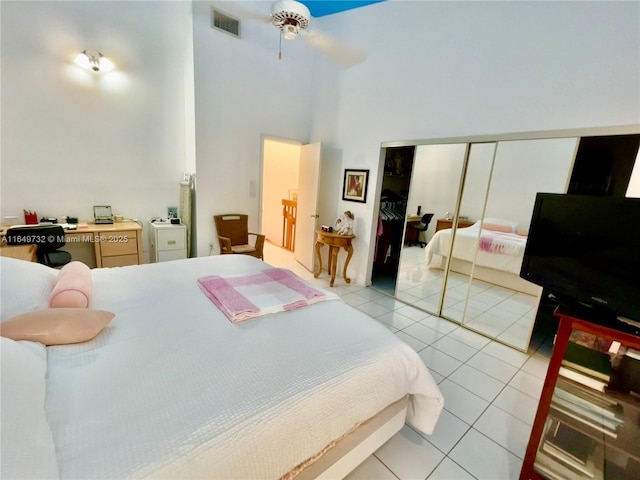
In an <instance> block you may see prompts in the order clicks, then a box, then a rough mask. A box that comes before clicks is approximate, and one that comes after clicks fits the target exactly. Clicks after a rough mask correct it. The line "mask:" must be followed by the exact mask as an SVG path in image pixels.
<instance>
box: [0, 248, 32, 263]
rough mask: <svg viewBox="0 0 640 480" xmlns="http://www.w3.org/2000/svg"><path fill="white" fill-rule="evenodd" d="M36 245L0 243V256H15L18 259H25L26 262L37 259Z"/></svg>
mask: <svg viewBox="0 0 640 480" xmlns="http://www.w3.org/2000/svg"><path fill="white" fill-rule="evenodd" d="M37 251H38V247H37V246H36V245H2V247H1V248H0V257H10V258H17V259H18V260H26V261H27V262H35V261H37V260H38V259H37V256H36V252H37Z"/></svg>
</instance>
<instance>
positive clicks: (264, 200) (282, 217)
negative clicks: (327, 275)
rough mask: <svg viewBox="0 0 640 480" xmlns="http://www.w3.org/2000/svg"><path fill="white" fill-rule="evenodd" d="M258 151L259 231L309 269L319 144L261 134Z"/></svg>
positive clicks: (318, 165) (311, 262) (313, 256)
mask: <svg viewBox="0 0 640 480" xmlns="http://www.w3.org/2000/svg"><path fill="white" fill-rule="evenodd" d="M262 152H263V154H262V190H261V191H262V195H261V209H260V226H261V227H260V230H261V233H263V234H264V235H265V237H266V240H267V241H268V242H269V243H271V244H273V245H275V246H278V247H279V248H285V249H287V250H289V251H292V252H293V253H294V256H295V259H296V261H297V262H299V263H300V264H301V265H303V266H304V267H305V268H306V269H307V270H309V271H311V272H313V271H314V270H315V263H314V262H315V255H314V249H313V247H314V244H315V230H316V227H317V225H316V224H317V221H318V217H319V215H318V192H319V186H320V185H319V184H320V162H321V145H320V143H313V144H302V143H300V142H297V141H293V140H284V139H274V138H263V144H262ZM267 260H268V259H267Z"/></svg>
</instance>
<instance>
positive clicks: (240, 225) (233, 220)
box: [213, 213, 265, 260]
mask: <svg viewBox="0 0 640 480" xmlns="http://www.w3.org/2000/svg"><path fill="white" fill-rule="evenodd" d="M213 220H214V221H215V224H216V230H217V232H218V242H220V253H221V254H223V255H226V254H234V253H235V254H240V255H251V256H253V257H256V258H259V259H260V260H264V256H263V253H262V252H263V249H264V238H265V237H264V235H262V234H259V233H252V232H249V226H248V224H249V216H248V215H241V214H237V213H229V214H226V215H214V216H213ZM249 235H253V236H255V237H256V239H255V243H254V244H253V245H251V244H249Z"/></svg>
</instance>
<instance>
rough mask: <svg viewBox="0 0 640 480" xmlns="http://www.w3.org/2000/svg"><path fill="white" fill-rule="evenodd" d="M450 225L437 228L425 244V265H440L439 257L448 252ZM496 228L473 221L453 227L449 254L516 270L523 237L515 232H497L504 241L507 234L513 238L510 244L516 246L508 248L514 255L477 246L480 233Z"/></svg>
mask: <svg viewBox="0 0 640 480" xmlns="http://www.w3.org/2000/svg"><path fill="white" fill-rule="evenodd" d="M451 231H452V230H451V229H445V230H439V231H437V232H436V233H435V235H434V236H433V238H432V239H431V240H430V241H429V243H428V244H427V247H426V249H425V255H426V260H427V265H428V266H436V267H440V265H441V262H440V261H441V259H442V257H447V256H448V255H449V249H450V248H451ZM495 233H496V232H492V231H490V230H482V229H480V228H479V227H478V226H477V225H473V226H471V227H466V228H458V229H457V230H456V241H455V242H454V245H453V258H459V259H460V260H466V261H468V262H474V261H475V263H476V265H480V266H482V267H489V268H494V269H496V270H502V271H504V272H509V273H514V274H516V275H519V274H520V267H521V266H522V259H523V256H524V245H525V244H526V239H525V237H522V236H520V235H516V234H515V233H512V234H508V233H500V236H501V237H502V238H503V239H504V240H505V241H506V240H507V239H508V238H509V237H511V239H512V240H513V242H511V244H512V245H514V246H516V247H517V248H514V249H512V250H513V252H514V253H515V254H514V255H505V254H503V253H494V252H490V251H485V250H482V249H481V248H478V245H479V242H478V241H479V239H480V238H481V236H482V235H487V236H491V235H492V234H494V235H495Z"/></svg>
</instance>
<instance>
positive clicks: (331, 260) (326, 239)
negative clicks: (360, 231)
mask: <svg viewBox="0 0 640 480" xmlns="http://www.w3.org/2000/svg"><path fill="white" fill-rule="evenodd" d="M316 233H317V234H318V239H317V240H316V255H317V257H318V270H317V271H316V273H314V274H313V276H314V277H315V278H318V277H319V276H320V272H322V255H320V249H321V248H322V246H323V245H328V246H329V256H328V259H327V260H328V264H329V265H328V267H327V270H328V272H329V275H331V282H329V286H330V287H333V283H334V282H335V280H336V270H337V268H338V252H339V251H340V247H342V248H344V249H345V250H346V251H347V259H346V261H345V262H344V271H343V272H342V276H343V277H344V281H345V282H347V283H351V279H350V278H348V277H347V267H348V266H349V261H350V260H351V257H352V256H353V247H352V246H351V241H352V240H353V239H354V238H356V236H355V235H338V234H337V233H329V232H325V231H324V230H322V229H321V228H318V229H317V230H316Z"/></svg>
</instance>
